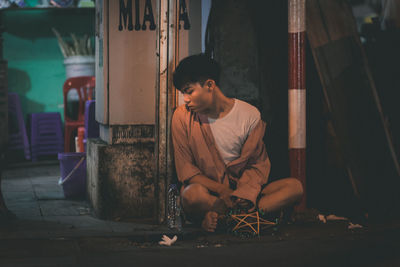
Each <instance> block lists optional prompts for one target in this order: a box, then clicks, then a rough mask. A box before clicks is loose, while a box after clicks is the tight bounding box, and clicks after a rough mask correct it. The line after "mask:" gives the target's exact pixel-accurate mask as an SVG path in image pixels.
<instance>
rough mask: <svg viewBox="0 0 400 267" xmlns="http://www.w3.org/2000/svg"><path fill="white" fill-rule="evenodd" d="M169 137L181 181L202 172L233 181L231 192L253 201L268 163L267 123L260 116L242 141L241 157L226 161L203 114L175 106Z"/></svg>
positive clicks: (267, 168) (183, 181) (263, 178)
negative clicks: (265, 134)
mask: <svg viewBox="0 0 400 267" xmlns="http://www.w3.org/2000/svg"><path fill="white" fill-rule="evenodd" d="M171 127H172V129H171V130H172V141H173V146H174V158H175V166H176V172H177V175H178V179H179V181H180V182H182V183H185V181H187V180H188V179H190V178H192V177H194V176H196V175H198V174H202V175H204V176H206V177H208V178H210V179H212V180H214V181H216V182H219V183H221V184H223V185H225V186H227V187H229V184H230V182H229V181H231V184H232V183H235V184H236V188H234V189H235V190H234V191H233V193H232V195H233V196H237V197H240V198H243V199H248V200H250V201H251V202H253V204H254V205H255V204H256V199H257V196H258V195H259V193H260V191H261V186H262V185H263V184H265V183H267V181H268V176H269V172H270V169H271V163H270V161H269V158H268V154H267V151H266V149H265V145H264V142H263V136H264V133H265V127H266V124H265V122H264V121H262V120H260V121H259V123H258V124H257V126H255V127H254V128H253V130H252V131H251V132H250V134H249V136H248V137H247V140H246V141H245V143H244V144H243V147H242V150H241V154H240V157H239V158H237V159H235V160H233V161H232V162H229V163H228V164H225V163H224V161H223V159H222V158H221V156H220V153H219V151H218V150H217V147H216V145H215V140H214V137H213V134H212V131H211V128H210V125H209V122H208V118H207V116H205V115H202V114H198V113H196V112H192V111H189V110H187V109H186V106H185V105H182V106H180V107H178V108H177V109H176V110H175V112H174V115H173V117H172V126H171Z"/></svg>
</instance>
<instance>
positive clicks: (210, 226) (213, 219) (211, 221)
mask: <svg viewBox="0 0 400 267" xmlns="http://www.w3.org/2000/svg"><path fill="white" fill-rule="evenodd" d="M217 223H218V213H216V212H215V211H209V212H207V213H206V215H205V216H204V219H203V222H202V223H201V227H202V228H203V229H204V230H206V231H207V232H214V231H215V229H216V228H217Z"/></svg>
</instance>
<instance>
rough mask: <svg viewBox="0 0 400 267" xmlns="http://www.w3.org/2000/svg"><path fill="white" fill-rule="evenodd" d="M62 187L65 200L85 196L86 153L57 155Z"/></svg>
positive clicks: (59, 182)
mask: <svg viewBox="0 0 400 267" xmlns="http://www.w3.org/2000/svg"><path fill="white" fill-rule="evenodd" d="M58 160H59V161H60V172H61V177H60V180H59V181H58V184H59V185H61V186H62V188H63V191H64V196H65V197H66V198H84V197H85V196H86V153H76V152H68V153H58Z"/></svg>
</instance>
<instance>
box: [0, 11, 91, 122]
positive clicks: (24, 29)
mask: <svg viewBox="0 0 400 267" xmlns="http://www.w3.org/2000/svg"><path fill="white" fill-rule="evenodd" d="M1 12H2V13H1V16H2V17H1V20H2V25H4V28H5V32H4V33H3V38H4V42H3V57H4V59H6V60H7V61H8V83H9V91H10V92H17V93H18V94H19V96H20V99H21V105H22V109H23V113H24V118H25V120H26V119H27V116H26V115H27V114H29V113H34V112H60V114H61V115H63V113H64V107H63V95H62V85H63V83H64V81H65V79H66V78H65V68H64V65H63V60H64V58H63V56H62V54H61V51H60V49H59V47H58V42H57V39H56V38H55V36H54V34H53V32H52V31H51V28H52V27H54V28H56V29H57V30H58V31H59V32H60V33H61V35H63V36H69V33H71V32H72V33H76V34H78V35H83V34H88V35H90V36H92V37H93V38H94V25H95V11H94V9H86V8H85V9H84V8H82V9H39V10H4V11H1Z"/></svg>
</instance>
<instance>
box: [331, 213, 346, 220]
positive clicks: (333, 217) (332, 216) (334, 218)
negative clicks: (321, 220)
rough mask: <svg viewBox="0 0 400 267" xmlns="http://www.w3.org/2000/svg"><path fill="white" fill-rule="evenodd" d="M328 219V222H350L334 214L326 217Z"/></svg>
mask: <svg viewBox="0 0 400 267" xmlns="http://www.w3.org/2000/svg"><path fill="white" fill-rule="evenodd" d="M326 219H327V220H328V221H348V220H349V219H347V218H346V217H339V216H336V215H334V214H330V215H328V216H326Z"/></svg>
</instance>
